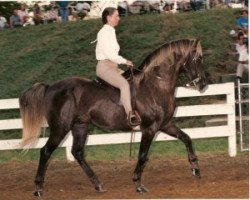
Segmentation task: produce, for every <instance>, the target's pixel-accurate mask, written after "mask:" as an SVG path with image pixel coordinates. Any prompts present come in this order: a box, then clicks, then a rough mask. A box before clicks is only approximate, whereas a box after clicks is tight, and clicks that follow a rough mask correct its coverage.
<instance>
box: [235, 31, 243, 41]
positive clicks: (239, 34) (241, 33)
mask: <svg viewBox="0 0 250 200" xmlns="http://www.w3.org/2000/svg"><path fill="white" fill-rule="evenodd" d="M241 36H244V33H243V32H242V31H240V32H239V33H238V36H237V38H238V40H239V39H240V37H241Z"/></svg>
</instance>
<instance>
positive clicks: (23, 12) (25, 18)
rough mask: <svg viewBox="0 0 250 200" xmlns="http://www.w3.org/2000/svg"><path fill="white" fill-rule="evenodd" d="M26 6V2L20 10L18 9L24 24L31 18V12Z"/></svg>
mask: <svg viewBox="0 0 250 200" xmlns="http://www.w3.org/2000/svg"><path fill="white" fill-rule="evenodd" d="M26 8H27V6H26V5H25V4H22V5H21V7H20V10H18V11H17V14H18V16H19V17H20V19H21V23H22V25H23V26H25V25H26V24H27V23H28V20H29V14H28V12H27V11H26Z"/></svg>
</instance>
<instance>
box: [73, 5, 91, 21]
mask: <svg viewBox="0 0 250 200" xmlns="http://www.w3.org/2000/svg"><path fill="white" fill-rule="evenodd" d="M75 9H76V14H77V17H80V18H81V19H83V18H84V17H86V16H87V15H88V13H89V11H90V5H89V4H88V3H87V2H78V3H77V4H76V6H75Z"/></svg>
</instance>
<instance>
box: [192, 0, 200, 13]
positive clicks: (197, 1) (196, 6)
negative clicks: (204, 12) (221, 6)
mask: <svg viewBox="0 0 250 200" xmlns="http://www.w3.org/2000/svg"><path fill="white" fill-rule="evenodd" d="M190 6H191V8H192V9H193V10H194V11H198V10H200V9H201V6H202V2H201V0H191V1H190Z"/></svg>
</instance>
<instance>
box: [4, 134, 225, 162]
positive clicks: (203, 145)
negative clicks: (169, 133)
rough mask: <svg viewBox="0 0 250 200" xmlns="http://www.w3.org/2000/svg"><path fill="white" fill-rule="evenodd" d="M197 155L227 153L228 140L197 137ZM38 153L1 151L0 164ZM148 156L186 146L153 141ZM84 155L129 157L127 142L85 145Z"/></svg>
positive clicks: (176, 152)
mask: <svg viewBox="0 0 250 200" xmlns="http://www.w3.org/2000/svg"><path fill="white" fill-rule="evenodd" d="M193 145H194V148H195V150H196V152H197V155H198V156H199V155H202V154H212V153H216V154H227V151H228V140H227V139H226V138H216V139H214V138H213V139H197V140H193ZM138 150H139V144H138V143H135V144H133V148H132V158H134V159H135V158H137V155H138ZM39 155H40V150H39V149H31V150H29V151H28V152H26V153H24V152H23V151H22V150H12V151H1V154H0V164H4V163H6V162H11V161H20V162H27V161H30V160H32V161H38V159H39ZM149 155H150V157H152V158H156V157H161V156H170V157H171V156H182V157H183V156H186V155H187V152H186V148H185V146H184V144H183V143H182V142H180V141H164V142H153V143H152V146H151V148H150V153H149ZM85 157H86V159H87V160H90V161H91V160H93V161H94V160H127V159H129V144H120V145H99V146H86V149H85ZM52 158H53V159H57V160H63V159H65V160H66V154H65V148H58V149H56V151H55V152H54V153H53V156H52Z"/></svg>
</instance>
